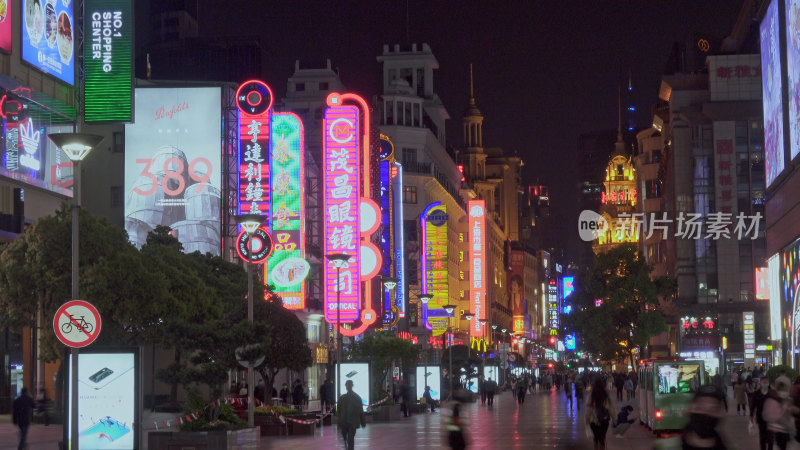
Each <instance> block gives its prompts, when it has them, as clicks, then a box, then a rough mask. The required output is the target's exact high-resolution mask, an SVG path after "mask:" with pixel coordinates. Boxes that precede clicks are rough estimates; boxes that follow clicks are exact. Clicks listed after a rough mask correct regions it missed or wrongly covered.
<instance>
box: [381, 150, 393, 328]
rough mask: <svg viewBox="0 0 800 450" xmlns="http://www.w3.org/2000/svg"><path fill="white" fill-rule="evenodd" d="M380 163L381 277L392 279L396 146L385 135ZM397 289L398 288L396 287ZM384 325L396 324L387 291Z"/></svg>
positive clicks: (388, 291)
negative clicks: (393, 172)
mask: <svg viewBox="0 0 800 450" xmlns="http://www.w3.org/2000/svg"><path fill="white" fill-rule="evenodd" d="M378 157H379V158H380V162H379V163H378V165H379V168H380V180H381V199H380V202H381V205H380V206H381V252H382V253H383V264H382V265H381V276H382V277H391V276H392V272H393V271H394V265H393V264H392V262H393V261H392V260H393V258H392V255H393V252H394V241H393V240H392V232H393V231H394V230H395V228H394V221H393V220H392V219H393V217H392V216H393V213H394V211H393V208H392V206H393V205H392V203H393V202H394V196H393V195H392V190H393V189H394V184H393V183H392V169H393V167H394V164H393V163H394V145H393V144H392V141H391V140H390V139H389V138H388V137H387V136H385V135H383V134H381V136H380V154H379V155H378ZM395 287H396V286H395ZM382 303H383V325H384V327H388V326H390V325H391V323H392V322H394V319H395V317H394V312H393V311H392V306H393V305H394V303H393V301H392V292H391V291H390V290H389V289H385V291H384V293H383V301H382Z"/></svg>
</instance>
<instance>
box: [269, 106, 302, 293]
mask: <svg viewBox="0 0 800 450" xmlns="http://www.w3.org/2000/svg"><path fill="white" fill-rule="evenodd" d="M270 135H271V136H272V139H270V146H271V150H270V155H269V162H270V164H269V166H270V168H271V170H272V176H271V177H270V182H271V189H270V196H271V205H270V208H269V210H270V214H271V215H272V217H271V221H270V224H271V226H270V233H271V235H272V240H273V248H272V256H270V258H269V260H267V270H265V271H264V273H265V275H266V276H267V279H266V280H265V282H266V283H268V284H271V285H273V286H274V292H275V293H277V294H278V295H280V297H281V298H282V299H283V306H284V307H285V308H287V309H303V308H305V289H304V287H305V285H304V283H303V281H304V280H305V276H306V275H307V274H308V263H307V262H306V261H305V259H304V257H305V251H304V250H305V249H304V247H305V236H304V234H305V233H304V231H305V204H304V199H305V195H304V194H305V188H304V186H305V183H304V180H305V166H304V164H305V161H304V160H303V158H304V148H303V147H304V144H305V143H304V141H303V123H302V122H301V121H300V118H299V117H297V116H296V115H294V114H291V113H275V114H273V115H272V121H271V122H270Z"/></svg>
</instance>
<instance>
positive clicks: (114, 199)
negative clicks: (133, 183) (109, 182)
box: [110, 186, 123, 208]
mask: <svg viewBox="0 0 800 450" xmlns="http://www.w3.org/2000/svg"><path fill="white" fill-rule="evenodd" d="M122 192H123V191H122V186H111V189H110V194H111V207H112V208H119V207H120V206H122V198H123V196H122Z"/></svg>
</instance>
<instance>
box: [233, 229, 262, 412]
mask: <svg viewBox="0 0 800 450" xmlns="http://www.w3.org/2000/svg"><path fill="white" fill-rule="evenodd" d="M236 219H237V222H239V225H241V226H242V229H243V230H244V232H245V233H247V322H248V323H250V324H251V325H252V323H253V303H254V301H253V235H254V234H255V233H256V231H257V230H258V228H259V227H260V226H261V224H262V223H264V219H265V216H263V215H261V214H242V215H240V216H239V217H237V218H236ZM249 359H250V360H248V361H247V423H248V424H249V425H250V426H251V427H252V426H254V425H255V400H254V397H253V396H254V391H255V385H256V373H255V370H253V361H252V358H249Z"/></svg>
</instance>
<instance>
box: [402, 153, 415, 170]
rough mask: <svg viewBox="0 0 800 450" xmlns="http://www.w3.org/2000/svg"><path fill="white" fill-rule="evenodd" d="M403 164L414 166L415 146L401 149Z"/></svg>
mask: <svg viewBox="0 0 800 450" xmlns="http://www.w3.org/2000/svg"><path fill="white" fill-rule="evenodd" d="M403 165H404V166H409V168H410V167H411V166H416V165H417V149H415V148H404V149H403Z"/></svg>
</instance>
